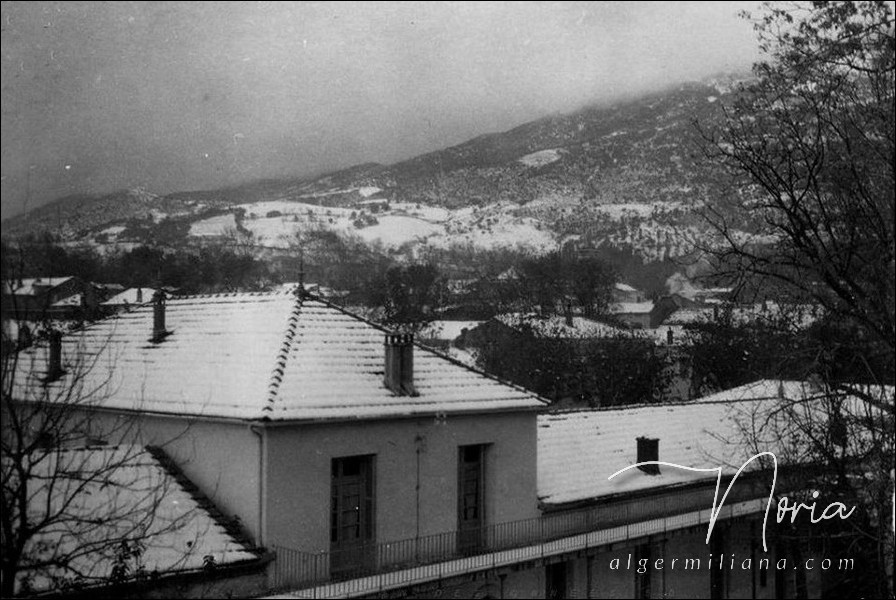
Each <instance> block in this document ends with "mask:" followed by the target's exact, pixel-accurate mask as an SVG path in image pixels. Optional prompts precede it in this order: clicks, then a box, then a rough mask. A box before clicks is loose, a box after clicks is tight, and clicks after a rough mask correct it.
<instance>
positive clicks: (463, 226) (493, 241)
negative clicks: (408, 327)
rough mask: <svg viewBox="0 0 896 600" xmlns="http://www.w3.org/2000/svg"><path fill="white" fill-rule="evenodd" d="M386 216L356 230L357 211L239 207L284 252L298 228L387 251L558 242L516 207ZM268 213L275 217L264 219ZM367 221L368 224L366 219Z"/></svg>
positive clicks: (209, 231) (411, 206) (276, 204)
mask: <svg viewBox="0 0 896 600" xmlns="http://www.w3.org/2000/svg"><path fill="white" fill-rule="evenodd" d="M390 206H391V207H390V209H389V210H388V211H386V212H369V211H363V214H366V215H368V217H372V218H373V219H375V220H376V223H375V224H372V225H367V226H364V227H360V228H359V227H356V226H355V221H356V220H357V219H358V217H359V215H361V214H362V211H360V210H357V209H352V208H337V207H327V206H317V205H314V204H306V203H301V202H290V201H286V200H282V201H267V202H258V203H252V204H241V205H238V206H237V207H236V208H242V209H244V210H245V211H246V215H247V216H246V218H244V219H243V220H242V226H243V227H245V228H246V229H248V230H250V231H251V232H252V233H253V235H254V236H255V238H256V240H258V241H259V242H260V243H261V244H263V245H265V246H270V247H278V248H285V247H287V246H288V242H287V238H290V237H292V236H293V235H294V234H295V232H296V230H297V229H306V228H318V227H319V228H323V229H327V230H330V231H336V232H338V233H342V234H349V235H356V236H358V237H360V238H361V239H362V240H364V241H366V242H368V243H381V244H382V245H383V246H385V247H386V248H399V247H401V246H403V245H405V244H411V245H414V244H427V245H430V246H433V247H439V248H447V247H449V246H451V245H453V244H455V243H457V244H462V245H472V246H474V247H478V248H502V247H505V248H524V249H528V250H535V251H538V252H542V251H548V250H552V249H554V248H555V247H556V245H557V242H556V240H555V239H554V236H553V234H552V233H551V232H550V231H548V230H545V229H542V228H541V225H540V222H539V221H538V220H537V219H534V218H531V217H520V216H518V212H519V206H517V205H516V204H514V203H512V202H502V203H495V204H490V205H488V206H484V207H478V208H473V207H468V208H463V209H459V210H455V211H451V210H448V209H445V208H441V207H435V206H428V205H425V204H415V203H409V202H404V203H399V202H395V203H392V204H391V205H390ZM273 211H277V212H278V213H279V215H278V216H273V217H267V216H266V215H268V214H270V213H271V212H273ZM368 222H369V221H368ZM235 227H236V220H235V218H234V216H233V215H232V214H227V215H219V216H216V217H211V218H208V219H204V220H201V221H197V222H195V223H193V224H192V226H191V227H190V235H191V236H194V237H213V236H220V235H223V234H224V232H225V231H226V230H227V229H229V228H235Z"/></svg>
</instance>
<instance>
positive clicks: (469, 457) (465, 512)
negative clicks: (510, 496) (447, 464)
mask: <svg viewBox="0 0 896 600" xmlns="http://www.w3.org/2000/svg"><path fill="white" fill-rule="evenodd" d="M484 463H485V446H482V445H474V446H460V447H459V448H458V457H457V465H458V472H457V521H458V527H457V529H458V545H459V549H460V551H461V552H477V551H478V550H479V549H480V548H481V547H482V534H483V528H484V527H485V464H484Z"/></svg>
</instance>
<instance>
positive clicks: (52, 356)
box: [46, 329, 65, 382]
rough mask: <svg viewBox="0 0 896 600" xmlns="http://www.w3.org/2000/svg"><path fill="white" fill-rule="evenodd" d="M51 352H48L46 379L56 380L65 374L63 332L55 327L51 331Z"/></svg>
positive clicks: (49, 337)
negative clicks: (63, 365) (63, 366)
mask: <svg viewBox="0 0 896 600" xmlns="http://www.w3.org/2000/svg"><path fill="white" fill-rule="evenodd" d="M48 339H49V353H48V354H47V377H46V381H48V382H49V381H56V380H57V379H59V378H60V377H62V376H63V375H64V374H65V371H64V370H63V369H62V332H60V331H56V330H55V329H53V330H51V331H50V334H49V336H48Z"/></svg>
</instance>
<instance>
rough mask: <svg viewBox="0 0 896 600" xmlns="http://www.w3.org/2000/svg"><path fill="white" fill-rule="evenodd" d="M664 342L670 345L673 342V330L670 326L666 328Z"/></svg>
mask: <svg viewBox="0 0 896 600" xmlns="http://www.w3.org/2000/svg"><path fill="white" fill-rule="evenodd" d="M666 343H667V344H669V345H670V346H671V345H672V344H674V343H675V332H674V331H672V329H671V328H669V329H667V330H666Z"/></svg>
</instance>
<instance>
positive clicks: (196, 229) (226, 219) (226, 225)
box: [190, 213, 236, 237]
mask: <svg viewBox="0 0 896 600" xmlns="http://www.w3.org/2000/svg"><path fill="white" fill-rule="evenodd" d="M234 228H236V219H235V218H234V216H233V214H232V213H229V214H226V215H218V216H216V217H209V218H208V219H203V220H202V221H196V222H195V223H193V224H191V225H190V235H191V236H193V237H215V236H220V235H224V232H225V231H227V230H228V229H234Z"/></svg>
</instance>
